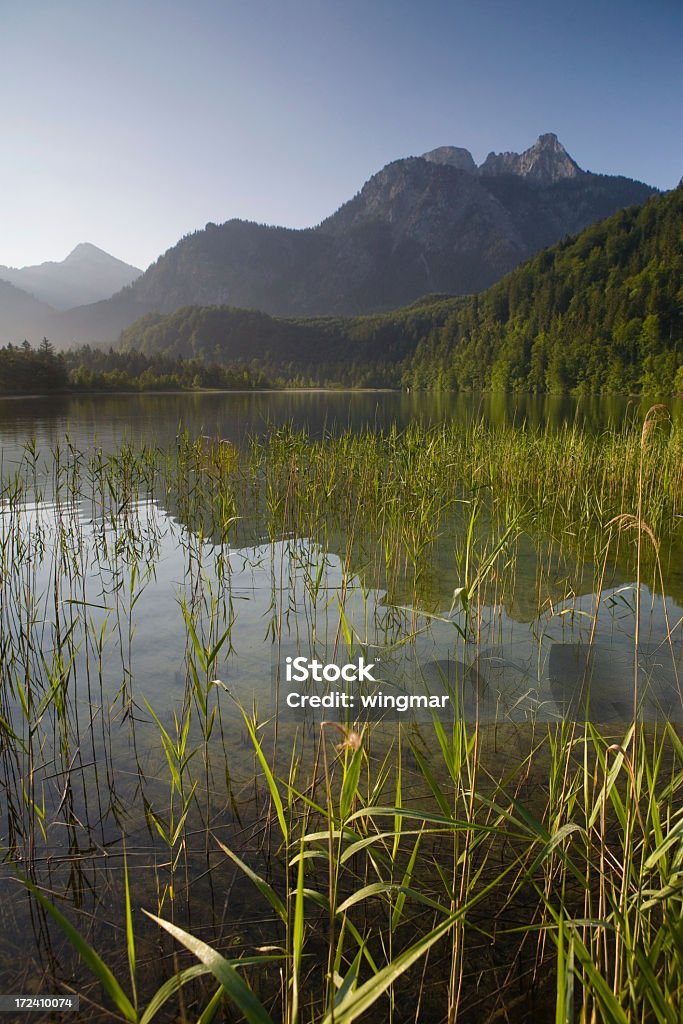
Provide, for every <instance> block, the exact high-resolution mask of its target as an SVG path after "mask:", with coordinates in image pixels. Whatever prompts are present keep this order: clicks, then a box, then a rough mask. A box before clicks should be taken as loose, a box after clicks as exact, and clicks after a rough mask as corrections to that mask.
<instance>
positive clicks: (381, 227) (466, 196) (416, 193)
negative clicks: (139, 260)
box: [50, 134, 655, 342]
mask: <svg viewBox="0 0 683 1024" xmlns="http://www.w3.org/2000/svg"><path fill="white" fill-rule="evenodd" d="M654 192H655V190H654V189H652V188H650V187H649V186H647V185H644V184H642V183H641V182H636V181H632V180H631V179H629V178H623V177H611V176H606V175H597V174H592V173H589V172H587V171H583V170H581V169H580V168H579V167H578V165H577V164H576V163H575V162H574V160H573V159H572V158H571V157H570V156H569V155H568V154H567V152H566V151H565V149H564V148H563V147H562V145H561V144H560V143H559V141H558V140H557V138H556V136H554V135H551V134H546V135H542V136H541V137H540V138H539V139H538V140H537V142H536V143H535V144H534V145H533V146H532V147H531V148H530V149H528V150H526V151H525V152H524V153H522V154H511V153H504V154H501V155H498V156H496V155H495V154H490V155H489V157H487V159H486V160H485V161H484V163H483V164H482V165H481V166H480V167H477V166H476V164H475V162H474V160H473V159H472V157H471V154H469V153H468V152H467V150H464V149H460V148H457V147H448V146H446V147H442V148H441V149H437V150H432V151H431V152H430V153H427V154H425V155H424V156H422V157H408V158H405V159H401V160H396V161H394V162H393V163H390V164H388V165H387V166H386V167H384V168H383V169H382V170H381V171H379V172H378V173H377V174H375V175H374V176H373V177H372V178H370V180H369V181H368V182H366V184H365V185H364V186H363V188H362V189H361V191H360V192H359V193H358V194H357V195H356V196H355V197H354V198H353V199H351V200H350V201H349V202H347V203H345V204H344V205H343V206H342V207H341V208H340V209H339V210H337V212H336V213H334V214H333V215H332V216H330V217H328V218H327V219H326V220H324V221H323V222H322V223H321V224H319V225H318V226H317V227H315V228H309V229H305V230H293V229H289V228H281V227H268V226H266V225H262V224H254V223H251V222H247V221H241V220H230V221H227V222H226V223H225V224H222V225H220V226H218V225H216V224H207V225H206V227H205V228H204V229H202V230H199V231H196V232H194V233H193V234H191V235H188V236H186V237H185V238H183V239H181V241H180V242H178V243H177V244H176V245H175V246H174V247H173V248H172V249H169V250H168V252H166V253H165V254H164V255H163V256H161V257H160V258H159V259H158V260H157V261H156V263H154V264H152V266H151V267H149V268H148V270H147V271H145V273H144V274H142V275H141V276H140V277H139V278H138V279H137V280H136V281H134V282H133V283H132V284H131V285H129V286H128V287H127V288H125V289H123V290H122V291H121V292H119V293H118V294H117V295H114V296H113V297H112V298H111V299H108V300H106V301H102V302H99V303H97V304H96V305H89V306H81V307H79V308H77V309H75V310H70V311H69V312H68V313H65V314H64V315H63V316H62V317H61V318H60V321H59V322H58V323H56V324H55V327H54V330H53V331H52V333H51V334H50V337H51V338H53V340H55V341H108V342H112V341H115V340H116V338H117V336H118V334H119V333H120V331H122V330H123V329H124V328H126V327H127V326H128V325H129V324H131V323H132V322H133V321H134V320H135V319H136V318H137V317H138V316H140V315H142V314H144V313H148V312H156V313H170V312H172V311H173V310H176V309H179V308H182V307H184V306H187V305H195V304H198V305H213V304H220V305H224V304H225V305H231V306H238V307H244V308H252V309H258V310H260V311H262V312H266V313H272V314H278V315H285V316H315V315H331V314H334V315H339V314H342V315H351V314H359V313H374V312H380V311H383V310H389V309H394V308H396V307H398V306H402V305H405V304H407V303H410V302H412V301H414V300H416V299H417V298H418V297H419V296H421V295H424V294H425V293H429V292H447V293H451V294H455V295H461V294H466V293H469V292H477V291H481V290H483V289H484V288H486V287H488V286H489V285H490V284H492V283H493V282H494V281H497V280H499V279H500V278H501V277H502V276H503V275H504V274H505V273H507V272H508V271H509V270H511V269H512V268H513V267H515V266H517V265H518V264H519V263H520V262H522V261H523V260H525V259H528V258H529V257H530V256H531V255H533V254H534V253H535V252H537V251H538V250H539V249H541V248H543V247H545V246H548V245H551V244H553V243H554V242H556V241H558V240H559V239H560V238H562V237H564V236H565V235H568V234H574V233H576V232H577V231H580V230H581V229H582V228H584V227H586V226H587V225H588V224H591V223H593V222H594V221H596V220H598V219H600V218H603V217H606V216H608V215H609V214H610V213H613V212H614V211H615V210H617V209H619V208H621V207H623V206H627V205H630V204H633V203H641V202H643V201H644V200H645V199H647V198H648V196H650V195H652V194H653V193H654Z"/></svg>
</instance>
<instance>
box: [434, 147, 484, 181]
mask: <svg viewBox="0 0 683 1024" xmlns="http://www.w3.org/2000/svg"><path fill="white" fill-rule="evenodd" d="M422 159H423V160H428V161H429V162H430V163H432V164H448V165H449V166H450V167H457V169H458V170H459V171H467V172H468V173H469V174H476V173H477V165H476V164H475V162H474V158H473V157H472V154H471V153H470V151H469V149H462V147H461V146H439V147H438V149H430V151H429V152H428V153H423V154H422Z"/></svg>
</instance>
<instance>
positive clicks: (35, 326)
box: [0, 280, 55, 345]
mask: <svg viewBox="0 0 683 1024" xmlns="http://www.w3.org/2000/svg"><path fill="white" fill-rule="evenodd" d="M54 321H55V311H54V309H52V307H51V306H47V305H46V304H45V303H44V302H39V301H38V299H34V297H33V296H32V295H28V294H27V292H24V291H22V290H21V289H20V288H15V287H14V285H13V284H9V282H8V281H1V280H0V345H6V344H13V345H15V344H21V342H22V341H23V340H24V339H25V338H27V339H30V340H32V341H37V340H40V339H42V338H43V336H44V335H45V334H47V333H48V331H49V330H50V329H51V328H52V327H53V325H54Z"/></svg>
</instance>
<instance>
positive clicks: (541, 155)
mask: <svg viewBox="0 0 683 1024" xmlns="http://www.w3.org/2000/svg"><path fill="white" fill-rule="evenodd" d="M479 173H480V174H482V175H499V174H515V175H517V176H518V177H520V178H529V179H530V180H532V181H536V182H538V183H539V184H541V185H549V184H551V183H552V182H555V181H560V180H561V179H563V178H577V177H578V176H579V175H580V174H583V173H584V172H583V171H582V170H581V168H580V167H579V165H578V164H577V163H576V162H575V161H574V160H572V158H571V157H570V155H569V153H568V152H567V150H566V149H565V148H564V146H563V145H562V143H561V142H560V141H559V139H558V137H557V135H555V134H554V133H553V132H547V133H546V134H545V135H539V137H538V139H537V140H536V142H535V143H534V144H533V146H531V147H530V148H529V149H526V150H525V151H524V152H523V153H489V155H488V156H487V157H486V160H485V161H484V163H483V164H481V166H480V168H479Z"/></svg>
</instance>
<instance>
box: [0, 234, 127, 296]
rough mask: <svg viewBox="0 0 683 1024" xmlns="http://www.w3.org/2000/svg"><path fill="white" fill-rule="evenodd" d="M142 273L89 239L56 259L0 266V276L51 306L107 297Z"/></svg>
mask: <svg viewBox="0 0 683 1024" xmlns="http://www.w3.org/2000/svg"><path fill="white" fill-rule="evenodd" d="M141 273H142V271H141V270H139V269H138V268H137V267H131V266H130V265H129V264H128V263H124V262H123V261H122V260H117V259H115V257H114V256H110V255H109V253H106V252H104V250H103V249H98V247H97V246H96V245H91V244H90V243H89V242H81V243H80V244H79V245H77V246H76V248H75V249H73V250H72V252H70V253H69V255H68V256H67V257H66V259H64V260H62V261H61V262H60V263H57V262H54V261H49V262H47V263H40V264H38V265H37V266H33V267H3V266H0V279H2V280H3V281H9V282H10V284H13V285H14V286H15V287H16V288H21V289H22V290H23V291H25V292H29V294H31V295H33V296H34V297H35V298H36V299H38V300H39V301H41V302H47V303H48V304H49V305H51V306H53V307H54V308H55V309H70V308H71V307H72V306H82V305H85V304H86V303H91V302H97V301H99V300H100V299H108V298H109V297H110V296H111V295H114V294H115V292H118V291H120V290H121V289H122V288H125V286H126V285H128V284H130V283H131V282H132V281H134V280H135V278H136V277H139V276H140V274H141Z"/></svg>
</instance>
